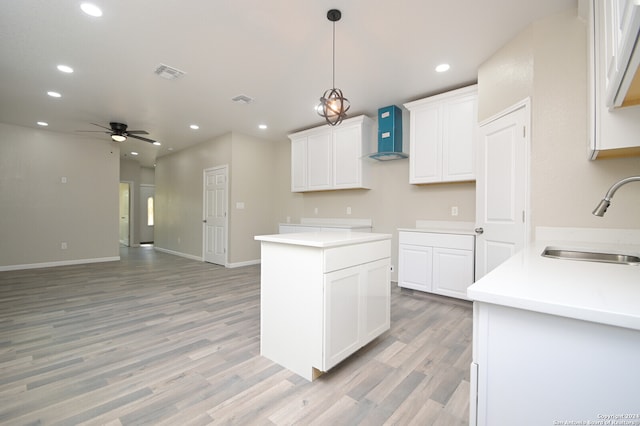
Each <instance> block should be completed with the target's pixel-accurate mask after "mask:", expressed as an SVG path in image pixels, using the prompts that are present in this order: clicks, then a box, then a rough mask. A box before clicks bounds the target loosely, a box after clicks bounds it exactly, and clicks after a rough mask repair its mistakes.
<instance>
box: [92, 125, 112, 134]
mask: <svg viewBox="0 0 640 426" xmlns="http://www.w3.org/2000/svg"><path fill="white" fill-rule="evenodd" d="M91 124H93V125H94V126H98V127H102V128H103V129H107V130H108V131H109V133H111V132H112V131H113V129H112V128H111V127H105V126H103V125H101V124H96V123H91Z"/></svg>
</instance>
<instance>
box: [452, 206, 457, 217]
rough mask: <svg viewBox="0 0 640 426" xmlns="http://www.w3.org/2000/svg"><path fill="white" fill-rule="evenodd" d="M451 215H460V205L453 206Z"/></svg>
mask: <svg viewBox="0 0 640 426" xmlns="http://www.w3.org/2000/svg"><path fill="white" fill-rule="evenodd" d="M451 216H458V206H453V207H451Z"/></svg>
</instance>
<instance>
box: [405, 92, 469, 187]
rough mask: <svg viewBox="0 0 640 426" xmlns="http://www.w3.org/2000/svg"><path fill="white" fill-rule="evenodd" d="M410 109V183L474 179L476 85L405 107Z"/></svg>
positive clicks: (421, 100) (411, 103)
mask: <svg viewBox="0 0 640 426" xmlns="http://www.w3.org/2000/svg"><path fill="white" fill-rule="evenodd" d="M404 107H405V108H407V109H408V110H409V152H410V153H411V154H410V157H409V183H414V184H418V183H436V182H458V181H470V180H475V173H474V163H475V157H474V148H475V144H476V140H477V128H478V120H477V115H478V113H477V111H478V91H477V86H476V85H473V86H469V87H464V88H462V89H458V90H453V91H451V92H447V93H442V94H440V95H436V96H432V97H429V98H425V99H420V100H417V101H414V102H409V103H407V104H404Z"/></svg>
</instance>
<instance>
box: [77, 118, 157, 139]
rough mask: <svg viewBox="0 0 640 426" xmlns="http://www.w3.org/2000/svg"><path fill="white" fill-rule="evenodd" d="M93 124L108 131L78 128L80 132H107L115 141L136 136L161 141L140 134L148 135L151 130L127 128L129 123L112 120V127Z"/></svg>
mask: <svg viewBox="0 0 640 426" xmlns="http://www.w3.org/2000/svg"><path fill="white" fill-rule="evenodd" d="M91 124H93V125H94V126H98V127H102V128H103V129H107V131H106V132H105V131H102V130H78V132H85V133H87V132H89V133H93V132H99V133H107V134H108V135H110V136H111V140H113V141H114V142H124V141H126V140H127V138H134V139H140V140H141V141H145V142H149V143H152V144H154V145H160V143H158V142H157V141H154V140H153V139H149V138H145V137H142V136H139V135H148V134H149V132H147V131H146V130H127V125H126V124H124V123H117V122H115V121H112V122H111V123H109V126H110V127H106V126H102V125H100V124H96V123H91Z"/></svg>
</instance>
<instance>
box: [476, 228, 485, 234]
mask: <svg viewBox="0 0 640 426" xmlns="http://www.w3.org/2000/svg"><path fill="white" fill-rule="evenodd" d="M474 231H476V234H478V235H482V234H483V233H484V229H483V228H476V229H474Z"/></svg>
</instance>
